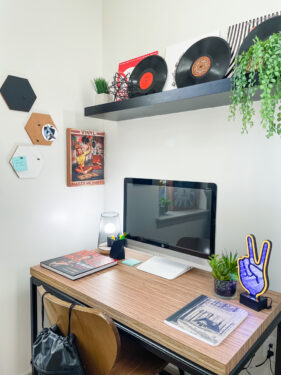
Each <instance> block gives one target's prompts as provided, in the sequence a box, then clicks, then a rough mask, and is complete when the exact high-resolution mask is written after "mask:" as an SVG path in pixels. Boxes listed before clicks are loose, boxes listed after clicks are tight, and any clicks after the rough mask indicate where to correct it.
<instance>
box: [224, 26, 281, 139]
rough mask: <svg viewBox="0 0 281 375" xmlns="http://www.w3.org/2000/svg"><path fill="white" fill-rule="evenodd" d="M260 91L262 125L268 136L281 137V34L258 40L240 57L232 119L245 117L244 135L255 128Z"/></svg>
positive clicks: (235, 82)
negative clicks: (255, 105) (239, 115)
mask: <svg viewBox="0 0 281 375" xmlns="http://www.w3.org/2000/svg"><path fill="white" fill-rule="evenodd" d="M258 92H260V102H261V107H260V114H261V124H262V126H263V128H264V129H265V131H266V137H267V138H269V137H271V136H272V135H273V134H278V135H281V106H280V100H281V32H279V33H275V34H272V35H271V36H270V37H269V38H268V39H266V40H265V41H261V40H259V39H258V38H257V37H256V38H255V39H254V44H253V45H252V46H251V47H250V49H249V50H248V51H247V52H243V53H242V54H241V55H239V56H238V57H237V58H236V61H235V69H234V75H233V84H232V95H231V106H230V118H234V117H235V114H236V112H237V111H239V112H240V113H241V114H242V133H247V132H248V128H249V127H252V126H253V125H254V120H253V116H254V115H255V109H254V106H253V99H254V96H255V95H256V94H257V93H258Z"/></svg>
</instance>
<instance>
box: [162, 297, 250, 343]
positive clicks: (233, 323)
mask: <svg viewBox="0 0 281 375" xmlns="http://www.w3.org/2000/svg"><path fill="white" fill-rule="evenodd" d="M247 316H248V313H247V311H245V310H243V309H240V308H239V307H236V306H233V305H230V304H229V303H226V302H224V301H219V300H216V299H212V298H209V297H207V296H204V295H201V296H199V297H198V298H196V299H195V300H194V301H192V302H191V303H189V304H188V305H186V306H184V307H183V308H182V309H180V310H179V311H177V312H176V313H175V314H173V315H171V316H170V317H169V318H167V319H166V320H165V323H166V324H168V325H170V326H172V327H174V328H176V329H178V330H180V331H182V332H185V333H187V334H189V335H191V336H193V337H195V338H197V339H199V340H201V341H204V342H206V343H208V344H210V345H212V346H217V345H219V344H220V343H221V342H222V341H223V340H224V339H225V338H226V337H227V336H228V335H229V334H230V333H231V332H232V331H233V330H234V329H235V328H236V327H238V325H239V324H240V323H241V322H242V321H243V320H244V319H246V317H247Z"/></svg>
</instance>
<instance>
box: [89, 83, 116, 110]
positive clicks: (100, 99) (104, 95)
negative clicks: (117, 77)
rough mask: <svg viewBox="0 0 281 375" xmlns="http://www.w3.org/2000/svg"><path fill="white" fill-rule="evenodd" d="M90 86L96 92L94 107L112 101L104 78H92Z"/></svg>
mask: <svg viewBox="0 0 281 375" xmlns="http://www.w3.org/2000/svg"><path fill="white" fill-rule="evenodd" d="M92 85H93V88H94V90H95V92H96V96H95V105H99V104H105V103H109V102H111V101H112V98H111V95H110V93H109V87H108V82H107V81H106V80H105V79H104V78H101V77H99V78H94V79H93V80H92Z"/></svg>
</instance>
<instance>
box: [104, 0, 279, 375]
mask: <svg viewBox="0 0 281 375" xmlns="http://www.w3.org/2000/svg"><path fill="white" fill-rule="evenodd" d="M277 10H280V2H279V1H276V0H269V1H266V2H259V1H247V2H245V1H244V0H236V1H221V0H220V1H219V0H215V1H208V0H203V1H200V2H194V1H193V2H192V1H186V0H175V1H170V0H153V1H150V0H142V1H141V2H140V1H137V0H120V1H118V2H117V1H114V0H106V1H105V2H104V18H103V21H104V23H103V61H104V73H105V75H106V77H107V78H108V79H111V77H112V76H113V74H114V73H115V72H116V71H117V68H118V63H119V62H121V61H126V60H127V59H130V58H133V57H136V56H140V55H142V54H144V53H148V52H151V51H155V50H157V49H158V50H159V51H160V53H163V52H164V48H165V47H166V46H168V45H171V44H174V43H177V42H181V41H184V40H188V39H191V38H194V37H196V36H198V35H199V36H200V34H204V33H208V32H210V31H213V30H216V29H220V28H221V27H224V26H226V25H229V24H233V23H236V22H239V21H242V20H247V19H250V18H253V17H256V16H260V15H263V14H267V13H270V12H274V11H277ZM257 108H258V105H257ZM228 114H229V109H228V107H221V108H214V109H204V110H198V111H192V112H185V113H179V114H171V115H165V116H157V117H151V118H144V119H136V120H129V121H123V122H118V123H115V122H105V128H106V132H107V160H106V174H107V185H106V187H105V207H106V209H116V210H118V211H120V212H122V210H123V200H122V197H123V178H124V177H146V178H162V179H171V180H173V179H175V180H190V181H205V182H215V183H217V185H218V202H217V231H216V235H217V237H216V251H217V252H219V253H221V252H223V251H224V250H232V251H235V250H237V251H238V252H239V254H244V253H245V235H246V234H247V233H254V234H255V235H256V238H257V243H258V246H259V245H260V244H261V241H262V240H263V239H271V240H272V242H273V251H272V256H271V261H270V266H269V275H270V287H271V289H273V290H276V291H279V292H281V281H280V264H281V251H280V244H281V232H280V222H281V209H280V207H281V194H280V185H281V169H280V160H281V139H280V138H278V137H277V136H275V137H273V138H271V139H269V140H267V139H266V138H265V134H264V131H263V130H262V129H261V128H260V126H259V117H258V116H256V119H255V124H256V126H255V127H254V128H253V129H251V131H250V133H249V135H241V131H240V129H241V121H240V119H239V118H238V119H237V120H236V121H235V122H234V123H233V122H230V123H229V122H228V120H227V119H228ZM263 350H265V349H261V352H263ZM259 358H263V357H259V356H257V359H256V363H257V362H258V361H259ZM253 363H254V362H253ZM253 373H254V374H259V373H260V374H267V373H268V374H269V373H270V372H269V369H267V370H266V369H265V368H264V367H262V368H261V369H260V372H259V371H258V369H256V370H255V371H254V372H253Z"/></svg>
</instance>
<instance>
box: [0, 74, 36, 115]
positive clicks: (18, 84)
mask: <svg viewBox="0 0 281 375" xmlns="http://www.w3.org/2000/svg"><path fill="white" fill-rule="evenodd" d="M0 92H1V94H2V96H3V99H4V100H5V102H6V104H7V106H8V107H9V109H12V110H14V111H23V112H29V111H30V109H31V107H32V106H33V103H34V102H35V100H36V95H35V93H34V91H33V89H32V87H31V85H30V83H29V81H28V79H26V78H20V77H15V76H10V75H8V77H7V78H6V80H5V82H4V83H3V85H2V87H1V89H0Z"/></svg>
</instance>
